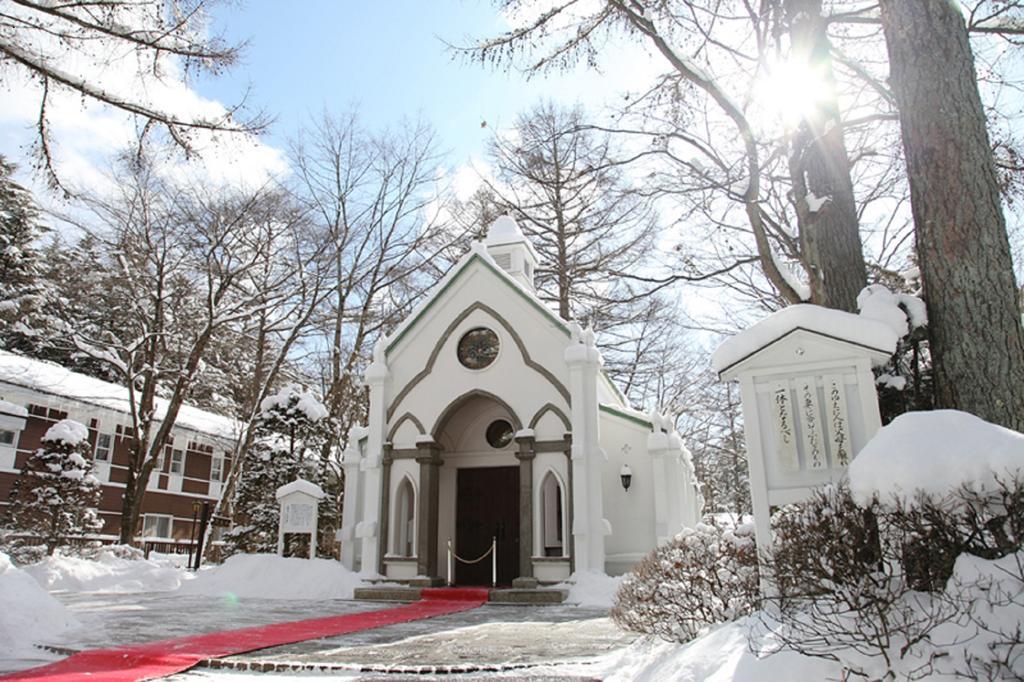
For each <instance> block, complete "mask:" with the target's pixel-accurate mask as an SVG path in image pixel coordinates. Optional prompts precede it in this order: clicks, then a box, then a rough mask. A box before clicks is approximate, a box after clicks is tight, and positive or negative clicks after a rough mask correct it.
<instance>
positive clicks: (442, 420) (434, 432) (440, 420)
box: [430, 388, 523, 442]
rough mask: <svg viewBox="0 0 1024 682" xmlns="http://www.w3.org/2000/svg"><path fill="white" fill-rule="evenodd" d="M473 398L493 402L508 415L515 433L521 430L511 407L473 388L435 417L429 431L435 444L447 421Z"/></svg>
mask: <svg viewBox="0 0 1024 682" xmlns="http://www.w3.org/2000/svg"><path fill="white" fill-rule="evenodd" d="M474 398H484V399H486V400H490V401H493V402H495V403H497V404H498V405H501V407H502V408H503V409H504V410H505V412H507V413H508V417H509V419H511V420H512V427H513V428H514V429H515V430H516V431H521V430H522V428H523V422H522V420H521V419H519V415H517V414H516V411H515V410H513V409H512V406H511V405H509V404H508V403H507V402H505V401H504V400H502V399H501V398H499V397H498V396H496V395H494V394H493V393H491V392H490V391H485V390H483V389H479V388H474V389H473V390H471V391H466V392H465V393H463V394H462V395H460V396H459V397H458V398H456V399H455V400H453V401H451V402H450V403H448V406H447V407H445V408H444V410H442V411H441V414H440V415H439V416H438V417H437V420H436V421H435V422H434V427H433V428H432V429H430V435H431V436H433V438H434V440H435V441H436V442H441V441H440V440H439V439H440V437H441V433H442V432H443V431H444V428H445V426H447V425H448V420H450V419H451V418H452V417H453V416H454V415H455V414H456V413H457V412H458V411H459V409H460V408H462V406H463V405H465V404H466V403H468V402H469V401H470V400H472V399H474Z"/></svg>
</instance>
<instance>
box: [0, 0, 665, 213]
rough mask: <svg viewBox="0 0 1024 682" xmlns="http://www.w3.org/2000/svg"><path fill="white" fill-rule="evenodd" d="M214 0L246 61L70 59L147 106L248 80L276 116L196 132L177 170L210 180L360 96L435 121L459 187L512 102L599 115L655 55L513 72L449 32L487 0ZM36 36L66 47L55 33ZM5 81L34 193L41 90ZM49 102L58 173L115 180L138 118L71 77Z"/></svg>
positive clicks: (75, 181)
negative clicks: (220, 68)
mask: <svg viewBox="0 0 1024 682" xmlns="http://www.w3.org/2000/svg"><path fill="white" fill-rule="evenodd" d="M212 9H213V12H214V16H213V25H212V27H211V31H212V32H214V33H223V34H224V37H225V38H226V40H227V41H228V42H229V43H232V44H235V43H246V44H247V47H246V48H245V50H244V52H243V54H242V59H241V61H240V62H239V63H238V64H236V65H235V66H234V67H233V68H232V69H230V70H228V71H226V72H224V73H222V74H219V75H217V76H208V75H203V76H201V77H200V78H199V79H197V80H192V81H191V82H190V83H188V84H186V83H183V82H181V80H180V79H179V78H177V74H176V73H174V72H173V70H172V69H168V71H167V73H168V74H170V77H169V78H166V79H161V80H160V81H156V80H154V79H151V78H148V77H146V76H145V73H140V72H139V70H138V68H137V66H136V65H135V62H134V61H133V59H132V58H131V57H130V56H128V55H123V54H121V53H120V52H118V51H117V50H118V49H119V46H114V45H112V46H106V45H105V44H96V45H93V47H94V48H95V50H94V53H89V54H76V55H75V62H74V63H75V68H76V70H80V71H81V73H82V74H84V76H85V77H87V78H90V79H93V80H94V82H96V83H98V84H100V85H101V87H103V88H105V89H107V90H109V91H111V92H123V93H125V94H126V95H127V93H133V95H132V96H134V95H135V94H137V93H138V91H139V90H140V89H142V90H143V91H144V94H143V97H144V98H145V99H146V100H147V101H150V102H152V103H153V106H156V107H158V108H163V109H165V110H168V111H178V112H181V115H186V116H190V115H194V113H197V112H205V114H206V115H211V116H217V115H220V113H221V112H222V111H223V108H222V104H223V105H227V106H231V105H234V104H236V103H238V102H239V101H240V100H241V99H242V98H243V97H245V96H246V93H247V92H248V93H249V94H248V98H247V102H248V105H249V107H250V109H251V110H253V111H258V112H262V113H264V114H265V115H267V116H268V117H270V118H272V119H273V120H274V122H273V124H272V125H271V127H270V129H269V130H268V131H267V133H266V134H265V135H264V136H263V137H262V139H261V140H260V142H259V143H257V144H253V141H252V140H251V139H248V138H247V137H245V136H219V137H218V136H199V139H198V140H194V149H195V150H196V151H197V155H194V156H193V157H190V159H188V160H184V159H179V160H178V161H179V162H180V163H178V162H175V163H176V164H177V165H178V166H180V168H181V171H182V172H190V173H191V172H193V171H196V172H200V173H202V174H205V176H206V177H207V178H209V179H210V180H212V181H214V182H218V183H239V184H252V183H256V184H259V183H262V182H265V181H266V180H267V179H269V178H270V177H275V176H276V177H281V176H282V175H284V174H287V172H288V169H287V165H288V163H287V159H286V157H285V150H286V149H287V142H288V139H289V138H292V137H294V136H295V135H296V133H297V132H298V130H299V128H300V126H302V125H303V124H308V123H310V122H311V121H312V120H313V119H314V118H316V117H318V116H319V115H320V113H321V112H322V111H324V110H327V111H329V112H335V113H348V112H349V111H351V110H352V109H353V108H355V109H356V110H358V111H359V113H360V118H361V122H362V124H363V126H364V127H365V128H368V129H371V130H377V129H381V128H385V127H389V126H395V125H398V124H400V122H401V121H402V119H403V118H421V119H422V120H424V121H426V122H428V123H429V124H431V125H432V126H433V127H434V128H435V129H436V131H437V147H438V150H439V151H442V152H449V153H450V154H449V156H448V158H447V161H446V163H445V164H444V165H445V166H446V167H447V168H449V169H451V170H452V171H454V172H455V174H456V177H457V178H463V179H465V181H462V182H457V184H458V185H459V186H460V187H463V189H465V187H467V186H469V185H472V184H475V182H473V180H472V178H475V177H476V173H475V172H474V170H472V169H480V168H481V167H482V166H483V164H482V159H483V157H484V155H485V149H486V142H487V140H488V139H489V138H490V137H491V136H492V135H493V134H494V132H495V131H500V130H503V129H507V128H508V127H510V126H511V125H512V124H513V123H514V121H515V118H516V116H517V115H518V114H519V113H520V112H523V111H524V110H527V109H529V108H530V107H532V106H534V105H535V104H537V103H538V102H539V101H541V100H543V99H553V100H555V101H557V102H560V103H562V104H565V105H572V104H575V103H577V102H579V103H582V104H583V105H584V106H586V107H587V108H589V109H590V110H591V112H592V114H594V113H596V112H598V111H599V110H600V108H601V105H602V103H603V102H604V101H606V100H608V99H611V98H616V99H617V98H618V97H619V96H621V93H622V91H623V90H625V89H626V88H628V87H630V86H634V87H636V86H637V83H638V81H643V80H645V79H644V78H643V76H650V75H652V74H651V71H652V69H657V66H656V65H657V64H658V63H659V62H658V61H657V60H654V59H652V58H651V57H650V56H649V54H648V53H646V52H645V51H644V48H642V47H640V46H638V45H637V44H635V41H634V43H632V44H621V45H615V46H614V49H608V50H605V51H604V54H605V55H606V56H608V55H611V58H609V59H608V61H607V63H606V64H605V65H603V66H605V67H606V69H605V71H603V72H599V71H596V70H594V69H592V68H588V67H586V66H581V67H578V68H576V69H574V70H573V71H571V72H570V73H562V74H555V75H554V76H548V77H537V78H534V79H530V80H527V79H526V78H525V77H524V76H523V75H522V74H520V73H518V72H515V71H511V72H509V71H508V70H502V69H495V68H494V67H492V66H481V65H479V64H473V63H469V62H468V61H467V60H466V59H465V58H464V57H459V56H458V55H456V54H454V53H453V51H452V50H451V49H449V47H448V46H447V45H446V42H445V41H448V42H451V43H455V44H462V45H469V44H472V43H473V42H474V41H475V40H476V39H479V38H483V37H490V36H495V35H498V34H500V33H501V32H503V31H505V30H507V28H508V25H507V23H506V20H505V18H504V17H503V16H502V15H501V14H500V12H499V11H498V10H497V9H496V8H495V7H494V5H493V4H492V3H491V2H490V0H383V1H379V2H374V1H371V2H355V1H354V0H299V1H293V2H281V1H279V0H248V1H245V0H243V1H242V2H233V1H231V0H225V2H223V3H222V4H216V3H215V4H214V5H213V6H212ZM40 47H41V49H43V50H51V51H53V53H54V54H55V55H59V56H61V57H63V55H62V53H61V51H60V50H61V47H60V46H59V45H56V44H43V45H41V46H40ZM0 87H2V88H3V89H2V90H0V97H2V98H3V106H0V155H4V156H5V157H7V158H8V159H10V160H13V161H15V162H16V163H17V164H18V165H19V167H20V169H19V170H20V172H19V176H20V178H21V180H22V181H23V182H25V183H26V184H27V185H29V186H31V187H32V188H33V189H34V190H35V191H36V193H37V195H39V196H40V197H42V196H44V195H46V194H47V190H46V189H45V187H44V186H43V183H42V176H41V174H39V173H33V172H32V165H33V161H34V159H33V158H32V155H31V154H32V149H33V143H35V142H36V135H35V130H34V127H35V123H36V120H37V118H38V115H39V103H40V101H41V93H42V91H41V89H40V87H39V84H38V83H37V82H35V81H32V80H31V79H30V78H28V77H27V74H24V73H20V72H14V73H12V74H11V78H10V80H9V81H4V82H0ZM47 112H48V119H49V124H50V126H49V127H50V130H51V133H52V140H53V143H54V144H53V145H52V150H53V152H54V157H55V165H56V167H57V169H58V173H59V174H60V176H61V180H62V182H64V183H66V184H67V185H68V186H70V187H72V188H79V189H80V188H89V189H91V190H94V191H103V188H105V187H108V188H109V185H110V182H111V180H110V178H109V176H108V175H107V169H108V168H109V166H110V164H111V160H112V159H113V158H114V156H115V155H116V153H117V151H118V150H120V149H123V148H125V147H129V146H131V145H133V144H134V143H135V140H136V133H137V129H138V122H137V121H135V120H133V119H132V117H131V116H129V115H127V114H125V113H124V112H120V111H116V110H112V109H110V108H108V107H104V106H102V105H99V104H97V103H96V102H92V101H88V100H82V98H81V97H79V96H78V95H77V94H76V93H74V92H71V91H70V90H68V91H63V90H57V91H54V92H52V93H51V96H50V101H49V103H48V106H47ZM484 121H486V122H487V126H486V127H482V126H481V123H482V122H484ZM215 138H216V139H215ZM186 167H187V168H186ZM471 167H472V168H471ZM190 169H191V170H190ZM49 198H50V197H48V198H47V200H48V199H49ZM53 198H59V197H53Z"/></svg>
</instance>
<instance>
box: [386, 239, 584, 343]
mask: <svg viewBox="0 0 1024 682" xmlns="http://www.w3.org/2000/svg"><path fill="white" fill-rule="evenodd" d="M473 261H478V262H479V263H480V264H481V265H483V266H484V267H485V268H487V269H488V270H490V271H491V272H493V273H494V274H495V275H496V276H497V277H498V279H499V280H500V281H501V282H502V283H504V284H505V286H507V287H509V288H510V289H511V290H512V291H514V292H515V293H517V294H518V295H519V296H520V297H521V298H522V299H523V300H524V301H526V302H527V303H529V304H530V305H531V306H533V307H534V308H536V309H537V310H538V311H540V312H541V313H543V314H544V315H546V316H547V317H548V318H549V319H550V320H551V322H553V323H554V324H555V326H556V327H558V329H560V330H561V331H562V333H563V334H565V335H566V336H569V335H570V334H569V327H568V325H566V323H565V321H564V320H563V319H562V318H560V317H558V316H557V315H555V314H554V313H553V312H551V311H550V310H548V309H547V308H546V307H544V305H543V304H541V302H540V301H538V300H537V299H536V298H534V297H533V296H530V295H529V294H528V293H526V292H525V291H523V290H522V289H521V288H519V287H518V286H516V285H515V284H513V283H512V282H510V281H508V279H507V277H508V275H506V274H505V273H504V272H502V271H501V270H499V269H498V268H497V267H496V266H495V265H494V264H492V263H491V262H490V261H488V260H487V259H485V258H482V257H481V256H480V254H479V253H474V254H473V255H472V256H470V257H469V259H468V260H467V261H466V262H465V263H464V264H463V266H462V268H461V269H460V270H459V271H458V272H457V273H455V276H454V277H452V278H451V279H450V280H448V281H447V282H445V285H444V286H443V287H441V289H440V290H439V291H438V292H437V293H435V294H434V295H433V296H432V297H431V298H430V301H429V302H428V303H427V305H426V306H424V308H423V310H421V311H419V312H418V313H417V314H416V317H414V318H413V319H412V321H411V322H410V323H409V324H407V325H406V326H405V329H403V330H402V333H400V334H399V335H398V336H396V337H395V340H394V341H392V342H391V343H389V344H388V347H387V348H386V349H385V353H387V354H390V353H391V351H392V350H394V348H395V346H397V345H398V344H399V343H401V341H402V339H404V338H405V337H406V335H407V334H408V333H409V332H411V331H412V330H413V329H414V328H415V327H416V325H417V324H419V322H420V320H421V319H423V316H424V315H426V314H427V311H429V310H430V309H431V308H433V307H434V304H435V303H436V302H437V301H438V299H440V298H441V297H442V295H444V293H445V292H446V291H448V290H449V289H451V288H452V286H453V285H454V284H455V282H457V281H458V280H459V279H460V278H461V277H462V275H463V274H464V273H465V272H466V270H468V269H469V265H470V263H472V262H473Z"/></svg>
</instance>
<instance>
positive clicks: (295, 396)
mask: <svg viewBox="0 0 1024 682" xmlns="http://www.w3.org/2000/svg"><path fill="white" fill-rule="evenodd" d="M275 409H276V410H278V411H280V412H284V413H288V412H290V411H291V410H297V411H299V412H301V413H302V414H304V415H305V416H306V418H307V419H308V420H309V421H313V422H315V421H320V420H321V419H323V418H324V417H326V416H327V408H326V407H324V406H323V403H321V402H320V401H319V400H317V399H316V396H314V395H313V394H312V393H310V392H309V391H307V390H306V389H304V388H303V387H301V386H299V385H298V384H289V385H287V386H285V387H284V388H282V389H281V390H280V391H278V392H277V393H275V394H274V395H271V396H268V397H266V398H264V399H263V402H261V403H260V410H261V411H262V412H264V413H268V412H270V411H271V410H275Z"/></svg>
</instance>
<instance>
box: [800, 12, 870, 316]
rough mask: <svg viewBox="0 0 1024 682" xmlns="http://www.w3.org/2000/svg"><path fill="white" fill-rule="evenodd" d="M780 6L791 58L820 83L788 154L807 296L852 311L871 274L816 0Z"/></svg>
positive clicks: (830, 59)
mask: <svg viewBox="0 0 1024 682" xmlns="http://www.w3.org/2000/svg"><path fill="white" fill-rule="evenodd" d="M785 9H786V16H787V18H788V20H789V22H790V26H789V31H790V37H791V41H792V54H791V57H790V58H791V59H796V60H800V61H801V62H802V63H804V64H806V65H807V66H808V68H809V69H811V70H814V71H816V72H817V73H819V74H820V76H821V80H822V83H821V84H820V85H821V86H822V87H823V88H824V92H822V93H820V100H819V104H818V106H817V107H816V108H815V110H814V111H810V112H807V113H806V115H805V117H804V120H803V122H802V123H801V125H800V128H799V130H798V131H797V133H796V134H795V135H794V136H793V153H792V154H791V156H790V159H789V163H790V173H791V175H792V176H793V178H794V188H793V189H794V195H795V196H794V199H795V201H796V207H797V217H798V221H799V225H800V235H801V237H802V239H803V242H804V253H805V256H806V259H807V262H808V265H809V266H810V267H811V268H813V270H814V272H812V273H811V299H812V301H813V302H814V303H817V304H819V305H823V306H827V307H829V308H838V309H839V310H846V311H849V312H856V311H857V295H858V294H859V293H860V292H861V289H863V288H864V287H865V286H867V283H868V282H867V280H868V275H867V268H866V266H865V265H864V253H863V250H862V247H861V241H860V225H859V221H858V220H857V206H856V202H855V200H854V196H853V181H852V180H851V179H850V160H849V157H847V155H846V146H845V144H844V142H843V126H842V123H841V122H840V117H839V104H838V99H837V96H836V91H835V80H834V77H833V74H832V57H831V54H830V50H831V45H830V44H829V40H828V34H827V33H826V28H827V27H826V24H825V20H824V19H823V18H822V17H821V0H786V3H785ZM821 200H824V203H821V205H820V206H818V203H819V201H821Z"/></svg>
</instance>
